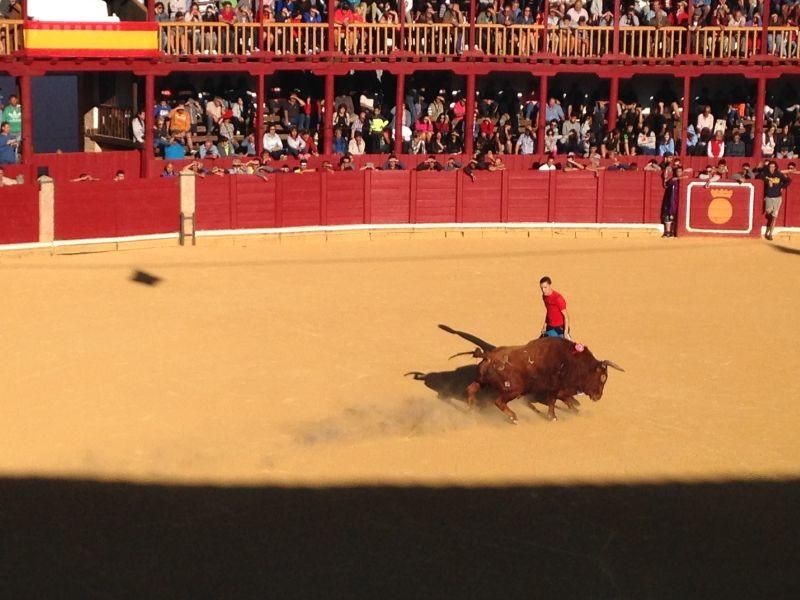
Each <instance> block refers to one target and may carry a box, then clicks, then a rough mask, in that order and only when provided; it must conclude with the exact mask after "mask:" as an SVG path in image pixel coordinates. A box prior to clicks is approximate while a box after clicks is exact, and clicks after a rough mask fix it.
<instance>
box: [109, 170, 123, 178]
mask: <svg viewBox="0 0 800 600" xmlns="http://www.w3.org/2000/svg"><path fill="white" fill-rule="evenodd" d="M111 181H125V171H122V170H119V171H117V172H116V173H115V174H114V177H112V178H111Z"/></svg>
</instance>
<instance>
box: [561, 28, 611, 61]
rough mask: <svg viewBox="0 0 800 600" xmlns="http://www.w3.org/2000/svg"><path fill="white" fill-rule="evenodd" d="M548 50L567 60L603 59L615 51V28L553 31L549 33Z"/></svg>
mask: <svg viewBox="0 0 800 600" xmlns="http://www.w3.org/2000/svg"><path fill="white" fill-rule="evenodd" d="M547 49H548V51H549V52H552V53H553V54H557V55H559V56H562V57H565V58H594V59H598V58H602V57H603V55H604V54H608V53H609V52H611V51H612V50H613V49H614V28H613V27H575V28H567V29H565V28H558V29H551V30H550V31H548V32H547Z"/></svg>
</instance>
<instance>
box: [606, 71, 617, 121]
mask: <svg viewBox="0 0 800 600" xmlns="http://www.w3.org/2000/svg"><path fill="white" fill-rule="evenodd" d="M618 100H619V77H612V78H611V93H610V94H609V98H608V130H609V131H612V130H614V129H616V128H617V101H618Z"/></svg>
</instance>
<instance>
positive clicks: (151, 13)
mask: <svg viewBox="0 0 800 600" xmlns="http://www.w3.org/2000/svg"><path fill="white" fill-rule="evenodd" d="M157 1H158V0H148V2H147V20H148V21H150V22H151V23H152V22H153V21H155V20H156V2H157ZM26 4H27V3H26ZM166 5H167V3H166V1H165V2H164V6H166Z"/></svg>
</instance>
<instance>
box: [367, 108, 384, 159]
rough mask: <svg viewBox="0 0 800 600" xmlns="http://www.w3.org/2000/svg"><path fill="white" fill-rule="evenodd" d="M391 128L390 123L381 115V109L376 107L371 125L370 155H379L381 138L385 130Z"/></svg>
mask: <svg viewBox="0 0 800 600" xmlns="http://www.w3.org/2000/svg"><path fill="white" fill-rule="evenodd" d="M388 126H389V121H387V120H386V119H384V118H383V116H382V115H381V107H380V106H376V107H375V108H374V109H373V114H372V119H371V120H370V123H369V142H370V143H369V150H368V151H369V153H370V154H378V153H379V152H380V146H381V138H382V137H383V130H384V129H386V128H387V127H388Z"/></svg>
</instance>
